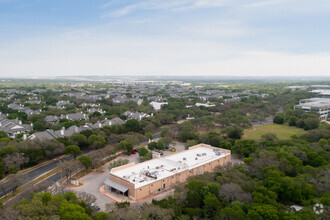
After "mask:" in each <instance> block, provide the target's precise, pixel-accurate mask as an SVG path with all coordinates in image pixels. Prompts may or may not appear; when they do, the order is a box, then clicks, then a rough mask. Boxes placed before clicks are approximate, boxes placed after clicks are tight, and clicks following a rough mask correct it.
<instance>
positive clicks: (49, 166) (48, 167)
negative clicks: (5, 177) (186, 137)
mask: <svg viewBox="0 0 330 220" xmlns="http://www.w3.org/2000/svg"><path fill="white" fill-rule="evenodd" d="M174 131H176V128H174ZM152 133H153V138H154V139H155V138H160V130H156V131H154V132H152ZM143 142H145V141H142V142H141V143H143ZM91 151H93V150H85V151H83V154H86V153H89V152H91ZM72 159H73V156H69V157H66V158H64V159H61V160H62V161H63V160H64V161H69V160H72ZM59 162H60V161H59V160H56V161H54V162H52V163H49V164H46V165H44V166H42V167H39V168H37V169H35V170H32V171H30V172H27V173H26V174H24V179H23V181H22V184H21V185H20V186H23V185H24V184H26V183H29V182H31V181H32V180H34V179H36V178H38V177H39V176H41V175H43V174H45V173H47V172H49V171H51V170H53V169H54V168H56V167H57V166H58V164H59ZM60 179H61V174H60V173H56V174H54V175H53V176H51V177H49V178H47V179H46V180H43V181H42V182H44V181H54V182H56V181H58V180H60ZM42 182H41V183H42ZM12 188H13V186H8V187H7V189H6V190H5V191H6V194H8V193H9V192H10V191H11V190H12ZM4 195H5V194H4V193H3V191H1V192H0V198H1V197H2V196H4Z"/></svg>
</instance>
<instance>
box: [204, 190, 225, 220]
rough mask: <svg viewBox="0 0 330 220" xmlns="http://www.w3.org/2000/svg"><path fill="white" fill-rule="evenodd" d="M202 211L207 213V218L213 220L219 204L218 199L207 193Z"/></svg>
mask: <svg viewBox="0 0 330 220" xmlns="http://www.w3.org/2000/svg"><path fill="white" fill-rule="evenodd" d="M203 203H204V209H205V211H206V213H207V216H208V217H210V218H212V219H213V218H214V216H215V212H216V210H217V209H218V208H219V207H220V205H221V203H220V202H219V200H218V198H217V197H216V196H215V195H214V194H212V193H208V194H207V195H206V196H205V198H204V201H203Z"/></svg>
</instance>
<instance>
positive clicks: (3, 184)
mask: <svg viewBox="0 0 330 220" xmlns="http://www.w3.org/2000/svg"><path fill="white" fill-rule="evenodd" d="M8 188H9V184H8V182H7V181H6V182H4V181H3V182H1V183H0V191H1V192H2V193H3V195H5V196H7V193H8Z"/></svg>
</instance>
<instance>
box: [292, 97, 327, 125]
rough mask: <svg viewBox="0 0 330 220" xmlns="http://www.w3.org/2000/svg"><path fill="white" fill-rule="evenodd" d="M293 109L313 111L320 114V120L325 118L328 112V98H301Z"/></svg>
mask: <svg viewBox="0 0 330 220" xmlns="http://www.w3.org/2000/svg"><path fill="white" fill-rule="evenodd" d="M294 109H302V110H304V111H306V112H311V111H314V112H317V113H318V114H319V115H320V119H321V120H327V119H328V117H329V112H330V98H310V99H302V100H300V101H299V105H296V106H295V107H294Z"/></svg>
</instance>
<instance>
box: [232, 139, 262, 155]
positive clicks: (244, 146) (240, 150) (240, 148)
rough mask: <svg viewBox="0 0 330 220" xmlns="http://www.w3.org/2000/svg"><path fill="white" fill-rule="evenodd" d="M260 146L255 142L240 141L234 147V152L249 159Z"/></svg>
mask: <svg viewBox="0 0 330 220" xmlns="http://www.w3.org/2000/svg"><path fill="white" fill-rule="evenodd" d="M258 145H259V144H258V143H257V142H256V141H254V140H238V141H236V143H235V145H234V146H233V147H232V151H233V152H234V153H237V154H240V155H243V156H244V157H248V156H249V155H250V154H251V153H253V152H254V151H255V150H256V149H257V147H258Z"/></svg>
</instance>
